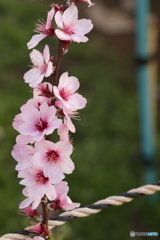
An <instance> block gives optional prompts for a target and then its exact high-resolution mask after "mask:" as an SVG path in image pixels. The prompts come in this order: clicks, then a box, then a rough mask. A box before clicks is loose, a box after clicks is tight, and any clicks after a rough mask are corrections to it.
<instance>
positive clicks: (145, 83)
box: [136, 0, 156, 183]
mask: <svg viewBox="0 0 160 240" xmlns="http://www.w3.org/2000/svg"><path fill="white" fill-rule="evenodd" d="M148 41H149V0H136V56H137V65H138V66H137V78H138V94H139V117H140V136H141V156H142V158H143V160H144V163H145V165H146V170H145V181H146V182H147V183H149V182H154V181H155V178H156V177H155V171H154V168H153V159H154V157H155V131H154V114H153V108H152V103H153V101H152V91H151V88H150V86H151V84H150V77H149V76H150V73H149V66H148V63H149V60H150V52H149V46H148V45H149V42H148Z"/></svg>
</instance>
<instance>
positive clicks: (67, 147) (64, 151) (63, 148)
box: [54, 141, 73, 156]
mask: <svg viewBox="0 0 160 240" xmlns="http://www.w3.org/2000/svg"><path fill="white" fill-rule="evenodd" d="M54 150H55V151H58V152H59V153H60V155H62V156H70V155H71V154H72V152H73V148H72V145H71V144H70V143H68V142H64V141H59V142H57V143H55V144H54Z"/></svg>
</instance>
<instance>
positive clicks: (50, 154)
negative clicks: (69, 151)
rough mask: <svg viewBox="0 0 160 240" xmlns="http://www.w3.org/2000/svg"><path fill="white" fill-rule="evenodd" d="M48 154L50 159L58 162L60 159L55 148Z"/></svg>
mask: <svg viewBox="0 0 160 240" xmlns="http://www.w3.org/2000/svg"><path fill="white" fill-rule="evenodd" d="M46 154H47V158H48V161H53V162H57V160H58V159H59V154H58V153H57V152H56V151H54V150H52V151H50V152H47V153H46Z"/></svg>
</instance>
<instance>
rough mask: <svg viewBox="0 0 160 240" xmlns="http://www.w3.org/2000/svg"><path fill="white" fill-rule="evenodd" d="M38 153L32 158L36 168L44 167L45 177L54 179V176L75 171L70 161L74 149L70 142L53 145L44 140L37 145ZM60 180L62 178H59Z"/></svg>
mask: <svg viewBox="0 0 160 240" xmlns="http://www.w3.org/2000/svg"><path fill="white" fill-rule="evenodd" d="M35 147H36V149H37V152H36V153H35V154H34V155H33V157H32V160H31V161H32V163H33V164H34V165H35V166H36V167H40V166H42V168H43V171H44V175H45V176H46V177H49V179H52V178H53V177H54V176H57V175H58V176H62V177H63V173H66V174H70V173H72V172H73V170H74V163H73V162H72V160H71V159H70V155H71V153H72V151H73V147H72V145H71V144H70V143H69V142H63V141H59V142H57V143H53V142H50V141H45V140H42V141H40V142H36V143H35ZM59 178H60V177H59Z"/></svg>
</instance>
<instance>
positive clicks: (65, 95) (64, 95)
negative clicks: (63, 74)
mask: <svg viewBox="0 0 160 240" xmlns="http://www.w3.org/2000/svg"><path fill="white" fill-rule="evenodd" d="M59 93H60V96H61V97H62V98H63V100H65V101H68V97H69V96H70V95H71V91H70V90H69V89H68V90H66V89H65V88H62V89H61V90H60V91H59Z"/></svg>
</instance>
